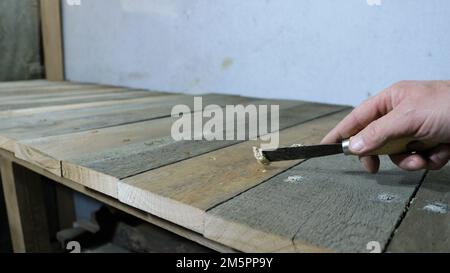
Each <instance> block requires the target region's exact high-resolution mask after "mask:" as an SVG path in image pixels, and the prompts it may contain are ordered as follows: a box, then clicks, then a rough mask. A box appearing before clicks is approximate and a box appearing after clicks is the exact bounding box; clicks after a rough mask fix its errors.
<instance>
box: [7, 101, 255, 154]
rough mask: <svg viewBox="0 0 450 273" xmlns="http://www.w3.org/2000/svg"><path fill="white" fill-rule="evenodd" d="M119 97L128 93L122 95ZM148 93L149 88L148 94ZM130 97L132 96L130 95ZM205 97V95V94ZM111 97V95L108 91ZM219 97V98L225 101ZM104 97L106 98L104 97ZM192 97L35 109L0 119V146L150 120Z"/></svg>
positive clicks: (11, 148)
mask: <svg viewBox="0 0 450 273" xmlns="http://www.w3.org/2000/svg"><path fill="white" fill-rule="evenodd" d="M120 96H123V99H127V98H129V97H127V96H126V94H124V95H120ZM143 96H152V94H151V93H150V92H149V94H148V95H145V94H144V95H143ZM131 97H133V96H132V95H131ZM205 97H206V98H208V96H205ZM212 97H213V99H216V100H219V101H221V100H222V99H220V96H219V95H212ZM111 98H114V95H111ZM231 98H234V100H235V101H236V102H241V101H245V100H248V99H247V98H244V97H238V96H235V97H231ZM231 98H229V99H227V100H226V99H223V101H229V100H230V99H231ZM105 99H106V98H105ZM188 100H189V101H192V100H193V99H192V97H188V98H187V97H184V96H182V97H177V98H176V100H171V99H170V98H169V99H168V101H169V102H167V103H161V101H160V100H159V99H158V98H155V100H153V101H146V102H143V103H135V104H129V103H118V104H114V105H106V106H101V107H89V108H82V109H73V110H67V111H60V112H59V113H58V114H57V115H55V113H53V112H50V113H46V112H44V113H39V114H35V115H32V116H25V117H18V118H14V119H10V118H3V119H0V148H3V149H6V150H9V151H13V150H14V145H15V143H16V141H22V140H27V139H35V138H40V137H47V136H54V135H62V134H68V133H76V132H80V131H86V130H90V129H98V128H105V127H111V126H118V125H122V124H127V123H133V122H139V121H144V120H150V119H155V118H160V117H167V116H169V115H170V110H171V108H172V106H173V105H174V103H175V104H176V103H177V101H178V102H180V101H181V102H185V101H188Z"/></svg>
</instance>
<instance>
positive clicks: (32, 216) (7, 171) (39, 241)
mask: <svg viewBox="0 0 450 273" xmlns="http://www.w3.org/2000/svg"><path fill="white" fill-rule="evenodd" d="M0 164H1V174H2V183H3V191H4V193H5V203H6V209H7V213H8V221H9V226H10V232H11V239H12V243H13V249H14V252H45V251H50V249H51V245H50V236H49V230H48V220H47V212H46V207H45V202H44V192H43V187H44V185H43V184H42V181H41V180H40V176H39V175H37V174H35V173H33V172H30V171H29V170H27V169H25V168H23V167H20V166H17V165H16V166H14V167H13V163H12V162H11V161H10V160H7V159H5V158H0Z"/></svg>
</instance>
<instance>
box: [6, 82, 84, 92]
mask: <svg viewBox="0 0 450 273" xmlns="http://www.w3.org/2000/svg"><path fill="white" fill-rule="evenodd" d="M32 82H33V83H30V84H26V83H22V82H20V81H19V82H16V81H12V82H4V83H3V84H2V85H0V94H2V93H4V92H6V93H7V92H15V91H21V90H26V91H27V92H33V91H40V90H45V89H47V88H50V89H53V88H69V86H71V85H73V84H76V83H73V82H50V81H47V80H45V82H38V83H34V81H32Z"/></svg>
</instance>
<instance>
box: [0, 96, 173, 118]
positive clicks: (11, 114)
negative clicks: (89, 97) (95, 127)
mask: <svg viewBox="0 0 450 273" xmlns="http://www.w3.org/2000/svg"><path fill="white" fill-rule="evenodd" d="M159 99H161V97H158V98H155V97H153V96H150V97H143V98H137V99H136V98H124V99H119V100H117V99H112V100H108V99H107V100H98V101H95V100H94V101H93V102H81V103H71V104H62V105H59V104H56V105H47V106H45V105H42V106H36V107H31V108H19V109H11V110H4V111H0V119H3V118H9V119H10V118H17V117H21V116H31V115H35V114H41V113H50V112H53V114H54V115H57V114H58V113H56V112H62V111H67V110H76V109H83V108H97V107H103V106H113V105H128V104H141V103H153V102H155V100H159ZM164 99H166V98H164Z"/></svg>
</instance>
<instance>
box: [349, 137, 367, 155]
mask: <svg viewBox="0 0 450 273" xmlns="http://www.w3.org/2000/svg"><path fill="white" fill-rule="evenodd" d="M362 149H364V141H363V139H362V137H361V136H358V135H356V136H354V137H351V138H350V150H351V151H352V152H359V151H361V150H362Z"/></svg>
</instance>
